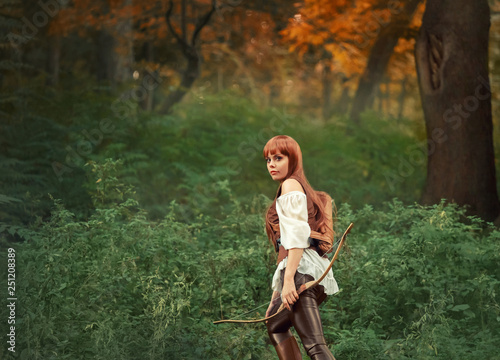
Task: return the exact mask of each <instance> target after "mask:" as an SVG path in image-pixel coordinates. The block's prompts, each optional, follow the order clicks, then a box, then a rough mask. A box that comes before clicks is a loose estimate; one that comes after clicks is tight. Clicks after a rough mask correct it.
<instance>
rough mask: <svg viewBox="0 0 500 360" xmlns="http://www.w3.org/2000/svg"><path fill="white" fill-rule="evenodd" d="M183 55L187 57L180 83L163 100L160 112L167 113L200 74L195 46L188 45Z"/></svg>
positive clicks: (198, 57) (198, 58)
mask: <svg viewBox="0 0 500 360" xmlns="http://www.w3.org/2000/svg"><path fill="white" fill-rule="evenodd" d="M184 56H185V57H186V59H187V66H186V68H185V69H184V71H183V72H182V78H181V83H180V85H179V86H178V87H177V89H175V90H174V91H172V92H171V93H170V94H169V95H168V96H167V98H166V99H165V101H164V102H163V104H162V106H161V109H160V113H162V114H168V113H169V112H170V110H171V109H172V106H174V105H175V104H177V103H178V102H180V101H181V100H182V98H183V97H184V95H186V93H187V92H188V91H189V89H191V86H192V85H193V84H194V82H195V81H196V79H197V78H198V76H199V75H200V55H199V54H198V51H197V50H196V48H195V47H194V46H193V47H190V48H189V49H187V51H185V52H184Z"/></svg>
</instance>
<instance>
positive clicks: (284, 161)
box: [266, 153, 288, 181]
mask: <svg viewBox="0 0 500 360" xmlns="http://www.w3.org/2000/svg"><path fill="white" fill-rule="evenodd" d="M266 160H267V171H269V174H270V175H271V177H272V178H273V180H274V181H283V180H285V177H286V174H288V156H286V155H283V154H280V153H276V154H272V155H271V154H269V155H268V156H267V158H266Z"/></svg>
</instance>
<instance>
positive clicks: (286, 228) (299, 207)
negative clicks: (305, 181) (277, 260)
mask: <svg viewBox="0 0 500 360" xmlns="http://www.w3.org/2000/svg"><path fill="white" fill-rule="evenodd" d="M276 212H277V213H278V217H279V222H280V234H281V244H282V245H283V247H284V248H285V249H286V250H289V249H293V248H308V247H309V246H310V244H309V240H308V239H309V235H310V234H311V228H310V227H309V224H308V223H307V220H308V215H307V198H306V194H304V193H302V192H300V191H291V192H289V193H286V194H284V195H281V196H280V197H279V198H278V199H277V201H276Z"/></svg>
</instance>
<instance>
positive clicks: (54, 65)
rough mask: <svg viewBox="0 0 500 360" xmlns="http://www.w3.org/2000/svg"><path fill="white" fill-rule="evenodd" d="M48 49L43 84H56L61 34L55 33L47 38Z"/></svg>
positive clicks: (57, 80) (57, 81)
mask: <svg viewBox="0 0 500 360" xmlns="http://www.w3.org/2000/svg"><path fill="white" fill-rule="evenodd" d="M48 43H49V49H48V56H47V79H46V81H45V84H46V85H48V86H57V84H58V83H59V69H60V59H61V35H59V34H55V35H51V36H49V38H48Z"/></svg>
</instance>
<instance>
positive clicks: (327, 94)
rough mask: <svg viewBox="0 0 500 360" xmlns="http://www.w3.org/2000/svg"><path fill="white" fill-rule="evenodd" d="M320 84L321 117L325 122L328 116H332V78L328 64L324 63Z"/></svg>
mask: <svg viewBox="0 0 500 360" xmlns="http://www.w3.org/2000/svg"><path fill="white" fill-rule="evenodd" d="M321 82H322V85H323V101H322V102H323V109H322V115H323V120H324V121H327V120H328V119H329V118H330V116H332V104H331V98H332V82H333V77H332V70H331V68H330V62H325V64H324V66H323V72H322V76H321Z"/></svg>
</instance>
